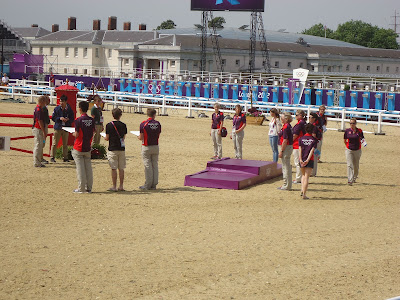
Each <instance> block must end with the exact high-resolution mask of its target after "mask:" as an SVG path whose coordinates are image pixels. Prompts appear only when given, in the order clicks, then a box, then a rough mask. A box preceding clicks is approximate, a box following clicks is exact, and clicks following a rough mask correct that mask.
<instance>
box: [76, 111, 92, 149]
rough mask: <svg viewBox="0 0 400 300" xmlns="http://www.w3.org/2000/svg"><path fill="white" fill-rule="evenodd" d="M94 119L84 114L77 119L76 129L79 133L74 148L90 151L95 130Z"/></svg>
mask: <svg viewBox="0 0 400 300" xmlns="http://www.w3.org/2000/svg"><path fill="white" fill-rule="evenodd" d="M94 129H95V127H94V120H93V118H91V117H89V116H88V115H87V114H83V115H82V116H80V117H79V118H77V119H76V120H75V131H76V132H78V133H79V135H78V137H77V138H76V139H75V142H74V149H75V150H77V151H79V152H89V151H90V149H91V148H92V147H91V144H92V138H93V132H94Z"/></svg>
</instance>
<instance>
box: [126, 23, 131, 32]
mask: <svg viewBox="0 0 400 300" xmlns="http://www.w3.org/2000/svg"><path fill="white" fill-rule="evenodd" d="M124 30H131V22H124Z"/></svg>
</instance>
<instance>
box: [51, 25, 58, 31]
mask: <svg viewBox="0 0 400 300" xmlns="http://www.w3.org/2000/svg"><path fill="white" fill-rule="evenodd" d="M59 30H60V26H59V25H58V24H53V25H52V26H51V32H57V31H59Z"/></svg>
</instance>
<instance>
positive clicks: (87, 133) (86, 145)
mask: <svg viewBox="0 0 400 300" xmlns="http://www.w3.org/2000/svg"><path fill="white" fill-rule="evenodd" d="M88 109H89V103H88V102H87V101H81V102H79V112H80V113H81V116H80V117H79V118H77V119H76V120H75V132H74V133H73V136H74V137H75V142H74V149H73V150H72V157H73V158H74V161H75V165H76V174H77V177H78V188H77V189H76V190H74V193H79V194H81V193H83V192H85V191H86V192H88V193H91V192H92V186H93V171H92V160H91V143H92V138H93V132H94V120H93V119H92V118H91V117H89V116H88V115H87V111H88Z"/></svg>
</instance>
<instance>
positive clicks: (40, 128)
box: [32, 96, 48, 168]
mask: <svg viewBox="0 0 400 300" xmlns="http://www.w3.org/2000/svg"><path fill="white" fill-rule="evenodd" d="M47 98H48V96H40V97H39V100H38V105H37V106H36V107H35V110H34V112H33V126H32V133H33V136H34V147H33V166H34V167H39V168H40V167H45V165H44V164H43V163H42V158H43V147H44V143H45V136H46V127H45V124H44V119H45V117H44V111H43V108H44V106H45V105H46V101H47Z"/></svg>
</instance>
